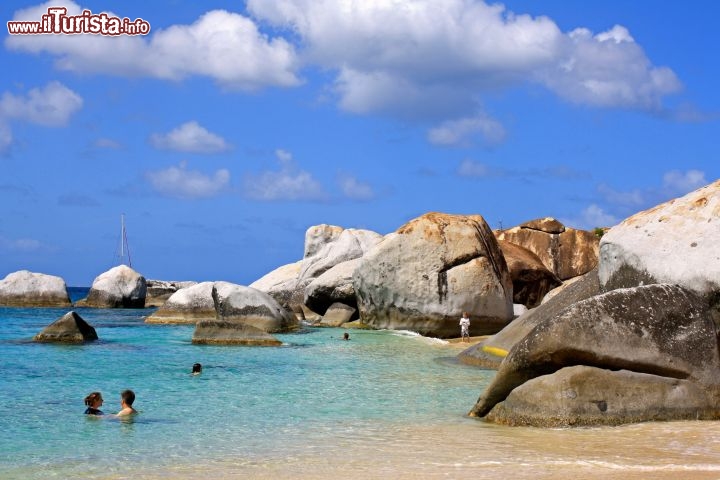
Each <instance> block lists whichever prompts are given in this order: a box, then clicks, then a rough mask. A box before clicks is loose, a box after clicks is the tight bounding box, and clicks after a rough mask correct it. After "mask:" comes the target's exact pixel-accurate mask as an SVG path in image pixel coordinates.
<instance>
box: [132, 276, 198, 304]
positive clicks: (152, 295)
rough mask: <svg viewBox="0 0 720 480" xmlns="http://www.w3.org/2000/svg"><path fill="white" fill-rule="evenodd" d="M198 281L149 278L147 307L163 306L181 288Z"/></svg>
mask: <svg viewBox="0 0 720 480" xmlns="http://www.w3.org/2000/svg"><path fill="white" fill-rule="evenodd" d="M196 284H197V282H167V281H164V280H148V281H147V282H146V285H147V294H146V296H145V307H161V306H162V305H163V304H164V303H165V302H166V301H167V299H168V298H170V296H171V295H172V294H173V293H175V292H177V291H178V290H180V289H183V288H187V287H191V286H193V285H196Z"/></svg>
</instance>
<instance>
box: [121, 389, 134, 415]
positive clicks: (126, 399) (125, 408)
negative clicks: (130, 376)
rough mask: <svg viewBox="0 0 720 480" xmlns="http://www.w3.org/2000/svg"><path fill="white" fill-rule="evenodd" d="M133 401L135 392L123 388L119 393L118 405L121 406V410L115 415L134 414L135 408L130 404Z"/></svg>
mask: <svg viewBox="0 0 720 480" xmlns="http://www.w3.org/2000/svg"><path fill="white" fill-rule="evenodd" d="M134 401H135V392H133V391H132V390H123V392H122V393H121V394H120V406H121V407H122V410H120V411H119V412H118V413H117V416H118V417H125V416H128V415H134V414H136V413H137V410H135V409H134V408H133V406H132V404H133V402H134Z"/></svg>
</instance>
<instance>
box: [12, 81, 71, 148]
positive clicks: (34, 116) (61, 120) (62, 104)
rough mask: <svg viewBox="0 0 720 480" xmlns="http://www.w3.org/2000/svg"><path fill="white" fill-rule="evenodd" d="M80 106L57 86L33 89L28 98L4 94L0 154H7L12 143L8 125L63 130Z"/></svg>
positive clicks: (50, 84)
mask: <svg viewBox="0 0 720 480" xmlns="http://www.w3.org/2000/svg"><path fill="white" fill-rule="evenodd" d="M82 106H83V99H82V97H80V95H78V94H77V93H75V92H73V91H72V90H70V89H69V88H67V87H66V86H65V85H63V84H62V83H59V82H50V83H48V84H47V85H46V86H44V87H42V88H33V89H31V90H30V91H28V92H27V94H19V95H18V94H13V93H10V92H4V93H3V94H2V97H0V153H4V152H7V151H8V150H9V149H10V146H11V145H12V143H13V134H12V130H11V129H10V123H11V122H13V121H24V122H28V123H34V124H36V125H42V126H45V127H63V126H65V125H67V124H68V122H69V121H70V117H72V116H73V115H74V114H75V113H76V112H77V111H78V110H80V109H81V108H82Z"/></svg>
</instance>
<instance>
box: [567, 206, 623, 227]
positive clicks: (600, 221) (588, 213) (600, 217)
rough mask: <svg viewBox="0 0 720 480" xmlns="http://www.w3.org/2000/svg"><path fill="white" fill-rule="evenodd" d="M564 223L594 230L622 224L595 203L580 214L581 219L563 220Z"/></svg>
mask: <svg viewBox="0 0 720 480" xmlns="http://www.w3.org/2000/svg"><path fill="white" fill-rule="evenodd" d="M562 222H563V223H564V224H566V225H572V226H573V227H575V228H581V229H584V230H592V229H593V228H597V227H613V226H615V225H617V224H618V223H620V219H619V218H617V217H616V216H614V215H612V214H610V213H607V212H606V211H605V210H604V209H603V208H602V207H600V206H599V205H597V204H595V203H593V204H590V205H588V206H587V207H586V208H585V209H584V210H583V211H582V212H580V216H579V217H577V218H566V219H562Z"/></svg>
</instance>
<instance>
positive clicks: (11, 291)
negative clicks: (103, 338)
mask: <svg viewBox="0 0 720 480" xmlns="http://www.w3.org/2000/svg"><path fill="white" fill-rule="evenodd" d="M70 305H71V303H70V296H69V295H68V291H67V286H66V285H65V280H63V279H62V278H60V277H56V276H53V275H46V274H43V273H34V272H29V271H27V270H20V271H19V272H14V273H10V274H8V276H6V277H5V278H4V279H3V280H1V281H0V306H3V307H69V306H70Z"/></svg>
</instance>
